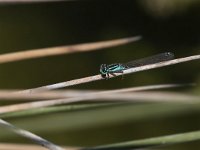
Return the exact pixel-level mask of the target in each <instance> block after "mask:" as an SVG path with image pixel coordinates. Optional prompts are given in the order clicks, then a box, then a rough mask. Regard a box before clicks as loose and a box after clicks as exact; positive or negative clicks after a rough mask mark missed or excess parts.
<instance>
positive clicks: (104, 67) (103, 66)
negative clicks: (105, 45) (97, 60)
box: [100, 64, 108, 77]
mask: <svg viewBox="0 0 200 150" xmlns="http://www.w3.org/2000/svg"><path fill="white" fill-rule="evenodd" d="M100 73H101V75H102V76H103V77H105V76H106V75H107V73H108V67H107V65H106V64H101V66H100Z"/></svg>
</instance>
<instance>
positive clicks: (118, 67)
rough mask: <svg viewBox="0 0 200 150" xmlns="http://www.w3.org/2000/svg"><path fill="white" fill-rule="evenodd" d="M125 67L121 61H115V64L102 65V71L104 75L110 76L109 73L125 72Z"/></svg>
mask: <svg viewBox="0 0 200 150" xmlns="http://www.w3.org/2000/svg"><path fill="white" fill-rule="evenodd" d="M124 69H125V66H124V65H123V64H120V63H115V64H110V65H107V64H102V65H101V66H100V73H101V75H102V76H103V77H106V78H107V77H109V74H114V73H123V70H124Z"/></svg>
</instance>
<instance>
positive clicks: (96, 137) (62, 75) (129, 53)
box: [0, 0, 200, 149]
mask: <svg viewBox="0 0 200 150" xmlns="http://www.w3.org/2000/svg"><path fill="white" fill-rule="evenodd" d="M199 8H200V2H199V1H198V0H190V1H189V0H185V1H183V0H173V1H172V0H137V1H136V0H135V1H133V0H124V1H122V0H121V1H119V0H118V1H116V0H109V1H108V0H101V1H100V0H92V1H87V0H82V1H71V2H55V3H54V2H51V3H32V4H12V5H6V4H4V5H0V53H2V54H3V53H8V52H16V51H21V50H28V49H36V48H43V47H52V46H60V45H71V44H78V43H85V42H95V41H101V40H110V39H116V38H122V37H129V36H136V35H141V36H142V37H143V38H142V40H140V41H139V42H135V43H131V44H128V45H124V46H119V47H114V48H109V49H104V50H101V51H92V52H86V53H76V54H70V55H63V56H55V57H46V58H39V59H32V60H25V61H19V62H13V63H7V64H1V66H0V83H1V84H0V88H1V89H19V88H23V89H25V88H33V87H38V86H42V85H47V84H53V83H57V82H62V81H67V80H71V79H77V78H81V77H86V76H90V75H95V74H98V73H99V66H100V64H102V63H108V64H109V63H115V62H127V61H130V60H133V59H137V58H142V57H146V56H150V55H154V54H157V53H162V52H165V51H171V52H173V53H174V54H175V56H176V57H177V58H178V57H185V56H189V55H195V54H199V53H200V9H199ZM199 82H200V71H199V61H193V62H187V63H182V64H177V65H173V66H169V67H165V68H159V69H155V70H149V71H145V72H139V73H136V74H131V75H127V76H125V79H124V80H121V79H120V78H115V79H111V80H106V81H98V82H92V83H88V84H83V85H77V86H74V87H73V88H76V89H113V88H124V87H131V86H141V85H151V84H164V83H196V84H197V86H195V87H190V88H188V89H180V90H179V91H180V92H190V93H196V94H200V86H199V85H198V84H199ZM161 108H162V109H161ZM172 110H173V111H172ZM117 112H119V114H121V115H120V116H119V118H118V119H115V120H114V119H113V120H112V118H113V116H115V115H116V116H117V115H119V114H117ZM169 112H170V113H169ZM138 114H139V115H138ZM149 115H150V117H149ZM199 117H200V111H199V109H198V107H197V108H195V109H189V108H188V107H187V106H182V105H181V106H180V105H178V106H176V105H175V106H171V105H169V106H168V105H167V106H163V105H154V104H153V105H152V104H147V105H144V106H143V105H139V104H137V105H123V106H116V107H111V108H110V107H109V108H104V109H91V110H85V111H84V110H81V111H71V112H62V113H54V114H48V115H40V116H33V117H31V118H30V117H27V118H26V117H24V118H23V117H21V118H12V119H11V118H10V119H8V121H10V122H11V123H14V124H15V125H18V126H19V127H22V128H25V129H28V130H30V131H33V132H34V133H37V134H39V135H41V136H43V137H46V138H47V139H49V140H51V141H54V142H55V143H59V144H66V145H95V144H97V145H98V144H103V143H112V142H119V141H126V140H133V139H140V138H146V137H152V136H160V135H166V134H174V133H181V132H187V131H193V130H198V129H199V125H200V121H199ZM114 118H116V117H114ZM52 120H53V122H54V123H52ZM0 132H1V131H0ZM11 135H12V136H11ZM11 135H10V134H8V133H7V132H3V131H2V133H1V135H0V141H4V142H8V141H23V138H21V139H20V138H18V136H14V134H11ZM26 142H27V141H26ZM191 146H193V147H198V146H200V144H199V142H191V143H189V144H180V145H176V146H171V147H168V148H170V149H184V148H185V149H187V148H188V147H190V148H191Z"/></svg>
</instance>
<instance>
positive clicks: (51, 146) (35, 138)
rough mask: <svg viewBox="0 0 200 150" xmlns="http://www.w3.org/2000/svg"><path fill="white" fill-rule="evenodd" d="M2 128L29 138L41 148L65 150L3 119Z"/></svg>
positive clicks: (0, 124)
mask: <svg viewBox="0 0 200 150" xmlns="http://www.w3.org/2000/svg"><path fill="white" fill-rule="evenodd" d="M0 126H1V127H4V128H6V129H9V130H11V131H13V132H15V133H16V134H18V135H20V136H23V137H25V138H28V139H30V140H32V141H34V142H35V143H37V144H39V145H41V146H44V147H46V148H48V149H50V150H64V149H63V148H61V147H60V146H57V145H55V144H53V143H51V142H49V141H47V140H45V139H43V138H41V137H39V136H37V135H35V134H33V133H31V132H29V131H26V130H23V129H19V128H17V127H15V126H13V125H12V124H10V123H8V122H6V121H4V120H2V119H0Z"/></svg>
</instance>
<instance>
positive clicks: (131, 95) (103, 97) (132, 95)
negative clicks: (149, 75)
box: [0, 92, 200, 114]
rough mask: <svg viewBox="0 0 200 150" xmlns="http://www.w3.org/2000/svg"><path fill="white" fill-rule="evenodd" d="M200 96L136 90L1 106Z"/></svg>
mask: <svg viewBox="0 0 200 150" xmlns="http://www.w3.org/2000/svg"><path fill="white" fill-rule="evenodd" d="M199 99H200V98H199V97H196V96H190V95H185V94H179V93H164V92H134V93H124V94H122V93H112V94H111V93H109V94H106V93H104V94H102V93H93V94H88V95H81V96H77V97H71V98H66V99H54V100H47V101H39V102H29V103H21V104H14V105H8V106H1V107H0V114H3V113H8V112H15V111H22V110H28V109H33V108H42V107H47V106H55V105H61V104H69V103H72V102H81V101H86V100H87V101H93V102H95V101H100V100H104V101H105V100H107V101H108V102H110V101H114V102H116V101H119V102H172V103H184V104H185V103H186V104H196V103H199Z"/></svg>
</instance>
